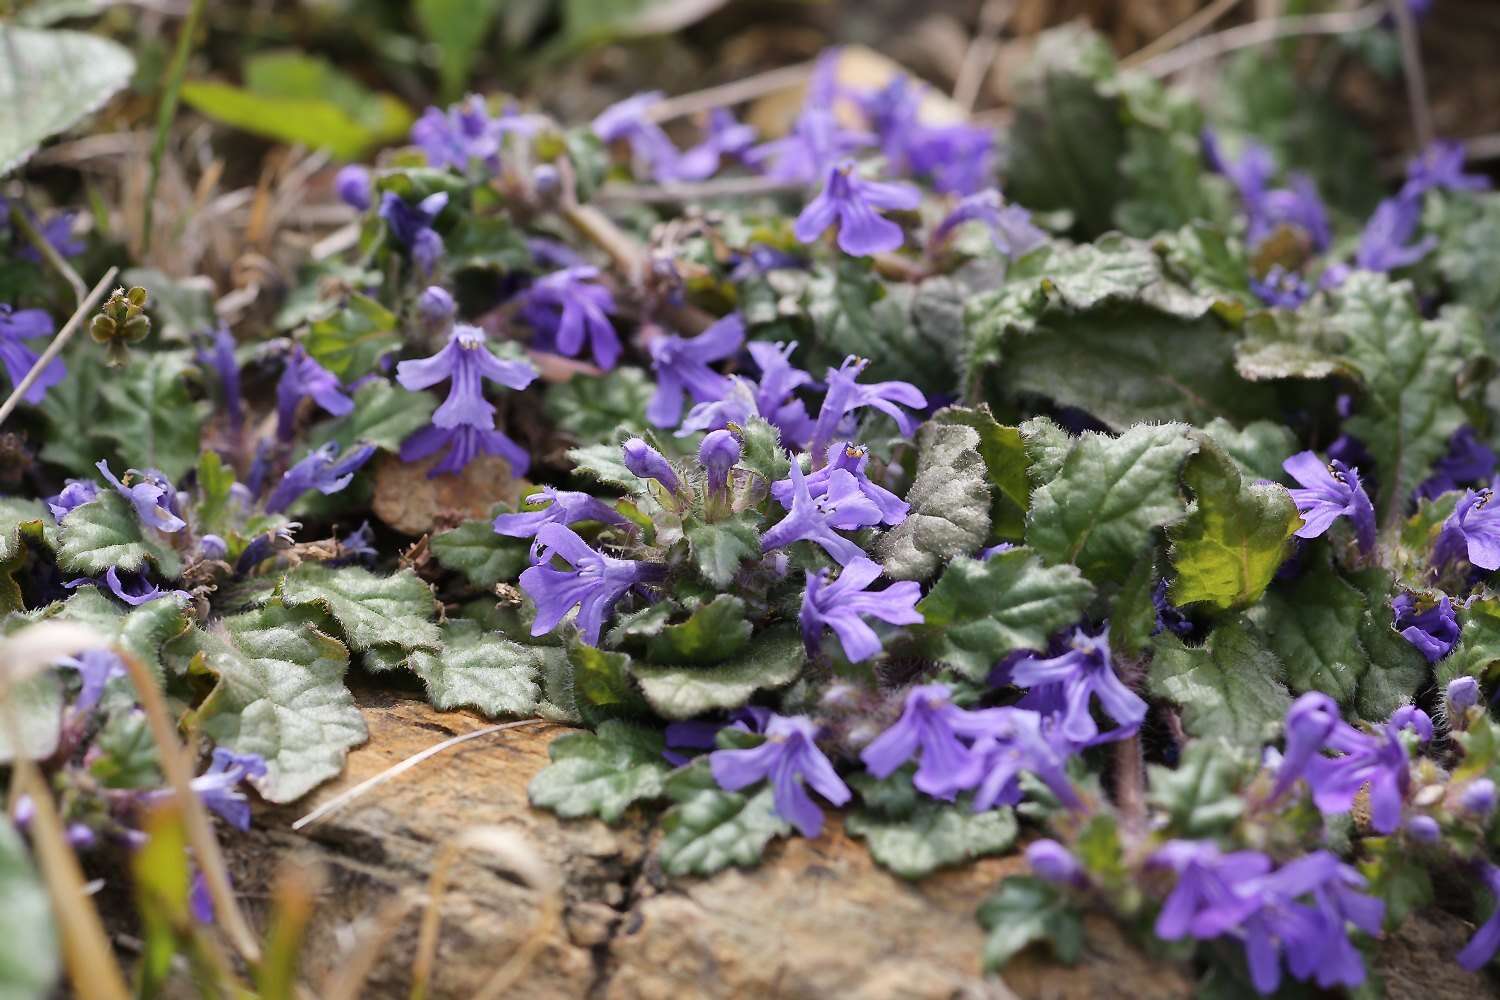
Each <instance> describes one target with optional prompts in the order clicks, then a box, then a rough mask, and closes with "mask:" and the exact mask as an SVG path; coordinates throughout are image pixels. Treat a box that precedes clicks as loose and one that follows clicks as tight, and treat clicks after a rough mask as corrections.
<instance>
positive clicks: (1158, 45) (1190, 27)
mask: <svg viewBox="0 0 1500 1000" xmlns="http://www.w3.org/2000/svg"><path fill="white" fill-rule="evenodd" d="M1239 4H1240V0H1214V2H1213V3H1211V4H1209V5H1208V6H1207V7H1201V8H1199V9H1198V10H1196V11H1194V12H1193V13H1192V15H1190V16H1189V17H1185V18H1183V19H1182V20H1181V21H1179V22H1177V23H1176V24H1174V25H1173V26H1172V27H1171V28H1168V29H1167V30H1166V31H1164V32H1162V33H1161V34H1160V35H1157V36H1156V37H1155V38H1154V39H1152V40H1151V41H1150V42H1148V43H1147V44H1146V45H1144V46H1142V47H1141V48H1139V49H1136V50H1135V51H1134V52H1132V53H1130V55H1128V56H1126V57H1125V58H1124V59H1121V60H1120V65H1121V66H1123V67H1125V68H1127V69H1128V68H1130V67H1132V66H1139V65H1140V64H1141V63H1143V62H1149V61H1150V60H1152V59H1154V58H1156V57H1157V56H1159V55H1161V54H1162V53H1163V52H1167V51H1169V50H1171V49H1174V48H1176V47H1177V46H1178V45H1180V44H1181V43H1183V42H1185V41H1187V40H1188V39H1189V38H1195V37H1197V36H1198V35H1199V34H1201V33H1202V32H1204V31H1206V30H1207V29H1208V28H1210V27H1212V26H1213V24H1214V22H1215V21H1217V20H1218V19H1219V18H1221V17H1223V16H1224V15H1225V14H1228V13H1229V12H1230V11H1231V10H1234V8H1235V7H1237V6H1239Z"/></svg>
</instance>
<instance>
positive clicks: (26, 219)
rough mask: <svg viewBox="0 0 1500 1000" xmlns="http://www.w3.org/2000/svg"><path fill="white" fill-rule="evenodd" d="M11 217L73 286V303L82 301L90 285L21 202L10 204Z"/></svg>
mask: <svg viewBox="0 0 1500 1000" xmlns="http://www.w3.org/2000/svg"><path fill="white" fill-rule="evenodd" d="M10 219H11V221H12V222H14V223H15V225H16V228H17V229H19V230H21V234H22V235H23V236H25V237H26V242H28V243H30V244H31V245H32V246H33V247H34V248H36V252H37V253H39V254H41V255H42V260H44V261H46V262H47V266H48V267H50V268H52V270H54V271H56V272H57V273H58V274H60V275H62V277H63V280H64V281H66V282H67V283H68V284H69V285H70V286H72V288H73V304H74V305H77V304H79V303H80V302H82V301H83V297H84V296H85V295H87V294H88V293H89V288H88V286H87V285H85V284H84V283H83V279H82V278H80V277H79V276H78V272H77V271H75V270H73V265H72V264H69V263H68V262H67V260H65V259H64V258H63V255H62V254H60V253H58V252H57V248H56V247H54V246H53V245H52V244H51V243H49V242H48V241H47V237H46V236H44V235H42V234H41V233H40V232H39V231H38V230H37V228H36V226H35V225H34V224H33V223H32V221H31V217H30V215H28V214H27V213H26V211H25V210H24V209H23V208H22V207H21V204H20V203H19V202H16V203H13V204H12V205H11V206H10Z"/></svg>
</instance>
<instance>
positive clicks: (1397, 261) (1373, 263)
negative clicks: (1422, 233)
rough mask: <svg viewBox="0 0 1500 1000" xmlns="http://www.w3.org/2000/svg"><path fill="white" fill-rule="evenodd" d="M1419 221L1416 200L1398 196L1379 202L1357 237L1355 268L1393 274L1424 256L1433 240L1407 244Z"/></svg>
mask: <svg viewBox="0 0 1500 1000" xmlns="http://www.w3.org/2000/svg"><path fill="white" fill-rule="evenodd" d="M1421 221H1422V202H1421V200H1420V199H1418V198H1415V197H1407V196H1405V195H1398V196H1396V197H1395V198H1387V199H1385V200H1384V201H1382V202H1381V203H1380V204H1379V205H1377V206H1376V207H1375V214H1374V215H1372V216H1370V221H1369V222H1367V223H1366V224H1365V229H1364V232H1363V233H1361V234H1360V237H1359V249H1358V250H1357V251H1356V252H1355V254H1354V263H1355V266H1356V267H1359V268H1362V269H1364V270H1366V271H1394V270H1396V269H1397V268H1400V267H1409V266H1411V265H1412V264H1415V263H1416V262H1417V261H1419V260H1421V259H1422V258H1423V257H1425V256H1427V254H1428V253H1429V252H1430V251H1431V250H1432V248H1433V247H1435V246H1437V239H1436V238H1435V237H1432V236H1429V237H1427V238H1426V239H1423V240H1421V241H1419V242H1417V243H1412V242H1411V240H1412V239H1413V237H1415V236H1416V232H1417V225H1418V224H1419V223H1420V222H1421Z"/></svg>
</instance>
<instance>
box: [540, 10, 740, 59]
mask: <svg viewBox="0 0 1500 1000" xmlns="http://www.w3.org/2000/svg"><path fill="white" fill-rule="evenodd" d="M725 2H726V0H562V4H561V7H562V22H563V39H562V41H563V44H564V45H565V46H566V47H567V48H568V49H573V48H580V47H583V46H588V45H597V44H599V43H601V42H607V41H612V40H614V39H619V38H642V37H645V36H648V35H665V34H670V33H672V32H674V31H677V30H678V29H680V28H685V27H687V26H688V25H690V24H692V23H693V22H694V21H697V20H698V19H699V18H702V17H704V16H706V15H708V14H711V13H712V12H713V11H715V10H717V9H718V8H719V7H722V6H723V5H724V3H725Z"/></svg>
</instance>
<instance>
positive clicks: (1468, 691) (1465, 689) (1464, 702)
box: [1448, 677, 1479, 715]
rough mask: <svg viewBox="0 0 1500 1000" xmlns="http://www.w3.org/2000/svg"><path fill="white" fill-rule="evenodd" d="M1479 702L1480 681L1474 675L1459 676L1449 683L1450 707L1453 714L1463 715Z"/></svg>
mask: <svg viewBox="0 0 1500 1000" xmlns="http://www.w3.org/2000/svg"><path fill="white" fill-rule="evenodd" d="M1477 704H1479V682H1478V681H1477V680H1475V679H1474V678H1472V677H1458V678H1455V679H1454V680H1452V681H1451V682H1449V684H1448V707H1449V712H1450V714H1452V715H1462V714H1464V713H1465V712H1467V711H1468V710H1469V709H1470V708H1471V707H1472V706H1474V705H1477Z"/></svg>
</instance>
